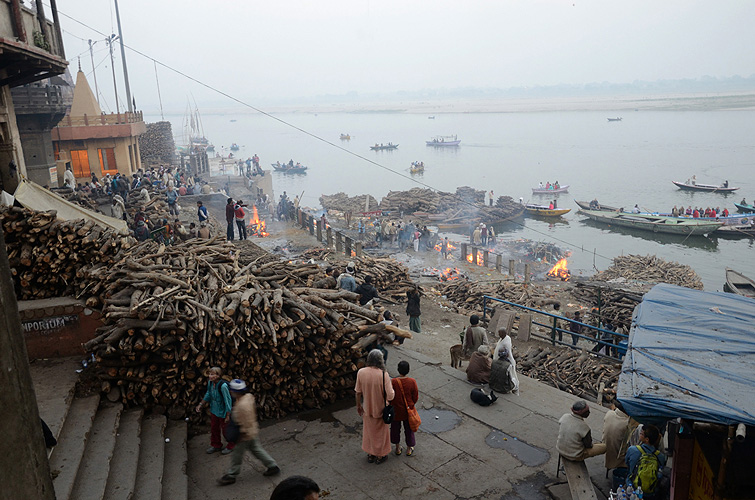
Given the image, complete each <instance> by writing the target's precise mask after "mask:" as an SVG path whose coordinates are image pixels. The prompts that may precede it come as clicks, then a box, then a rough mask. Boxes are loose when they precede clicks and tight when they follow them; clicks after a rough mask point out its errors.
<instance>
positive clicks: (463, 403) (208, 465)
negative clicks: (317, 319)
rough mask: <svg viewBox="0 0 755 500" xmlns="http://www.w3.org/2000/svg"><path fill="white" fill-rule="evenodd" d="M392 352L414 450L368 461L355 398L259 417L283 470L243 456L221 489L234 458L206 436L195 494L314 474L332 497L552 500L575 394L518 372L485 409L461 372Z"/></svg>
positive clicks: (193, 473) (596, 431)
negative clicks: (414, 416) (412, 419)
mask: <svg viewBox="0 0 755 500" xmlns="http://www.w3.org/2000/svg"><path fill="white" fill-rule="evenodd" d="M388 349H389V356H388V363H387V368H388V371H389V373H390V374H391V376H396V375H397V369H396V367H397V365H398V362H399V361H402V360H406V361H408V362H409V363H410V365H411V371H410V373H409V376H411V377H414V378H415V379H417V382H418V385H419V389H420V399H419V403H418V409H419V410H420V416H421V417H422V419H423V424H422V427H421V428H420V430H419V432H418V433H417V434H416V438H417V446H416V450H415V453H414V455H413V456H411V457H407V456H405V455H401V456H396V455H394V454H391V455H389V457H388V460H387V461H386V462H385V463H384V464H381V465H375V464H369V463H367V460H366V454H365V453H364V452H362V450H361V432H362V422H361V418H360V417H359V415H357V412H356V408H355V407H354V404H353V402H351V401H342V402H339V403H338V404H336V405H333V406H331V407H328V408H325V409H323V410H320V411H312V412H302V413H300V414H298V415H297V416H293V417H290V418H287V419H285V420H281V421H277V422H263V423H262V429H261V431H260V439H261V442H262V445H263V446H264V448H265V449H266V450H267V451H268V452H269V453H270V454H271V455H272V456H273V458H275V460H276V461H277V462H278V464H279V466H280V467H281V469H282V474H281V475H280V476H277V477H275V478H272V479H271V478H265V477H263V476H262V475H261V473H262V472H263V471H264V467H263V466H262V464H261V463H260V462H259V461H258V460H257V459H255V458H254V457H251V456H247V457H245V461H244V464H243V466H242V472H241V474H240V475H239V477H238V480H237V481H236V483H235V484H233V485H230V486H224V487H220V486H217V485H216V484H215V481H216V480H217V479H218V478H219V477H221V476H222V475H223V474H224V473H225V470H226V469H227V467H228V466H229V461H230V459H229V458H228V457H223V456H221V455H220V454H213V455H207V454H205V453H204V450H205V448H207V446H208V445H209V436H208V435H200V436H196V437H194V438H192V439H191V440H190V441H189V458H190V460H189V483H190V488H189V498H191V499H205V498H206V499H218V500H220V499H245V498H248V497H249V492H250V491H254V492H255V496H256V497H259V498H266V497H268V496H269V495H270V493H271V492H272V490H273V488H274V487H275V485H276V484H277V483H278V482H279V481H280V480H281V479H283V478H285V477H288V476H291V475H296V474H300V475H305V476H309V477H311V478H313V479H314V480H315V481H317V483H318V484H319V486H320V487H321V488H322V489H324V490H327V491H328V492H330V493H329V497H330V498H365V499H376V500H377V499H389V498H405V497H412V498H433V499H436V498H437V499H446V498H448V499H456V498H478V499H488V498H496V499H498V498H506V499H527V500H530V499H540V498H542V499H546V498H547V499H550V498H552V497H551V493H550V492H549V490H548V486H551V485H553V484H555V483H557V481H556V462H557V460H558V455H557V453H556V451H555V444H556V437H557V435H558V419H559V418H560V417H561V415H563V414H564V413H566V412H568V411H569V410H570V408H571V405H572V403H573V402H574V401H575V400H577V399H578V398H576V397H575V396H572V395H569V394H567V393H564V392H561V391H559V390H558V389H555V388H553V387H551V386H548V385H545V384H541V383H539V382H538V381H536V380H533V379H529V378H527V377H523V376H520V389H521V394H520V395H519V396H517V395H513V394H504V395H500V396H499V399H498V401H497V402H496V403H495V404H493V405H492V406H489V407H481V406H478V405H476V404H475V403H473V402H472V401H471V400H470V399H469V393H470V391H471V390H472V389H473V388H474V387H476V386H475V385H472V384H470V383H468V382H467V381H466V374H465V373H464V372H463V371H461V370H456V369H453V368H450V367H449V366H444V365H442V364H441V363H440V362H439V361H437V360H433V359H430V358H427V357H426V356H422V355H420V354H417V353H415V352H413V351H411V350H409V349H405V348H402V347H389V348H388ZM591 407H592V414H591V416H590V417H589V418H588V420H587V422H588V424H589V425H590V427H591V428H592V431H593V438H594V439H596V440H600V439H601V437H602V432H601V430H602V427H603V417H604V416H605V413H606V410H605V409H603V408H600V407H596V406H595V405H591ZM436 416H437V417H438V418H437V419H436V418H435V417H436ZM402 441H403V436H402ZM603 464H604V461H603V457H596V458H592V459H589V460H588V461H587V467H588V470H589V471H590V476H591V479H592V481H593V483H594V484H595V485H596V486H597V487H598V488H600V489H603V490H604V491H607V487H608V485H609V482H608V480H607V479H605V468H604V467H603ZM560 479H563V478H560ZM555 491H558V489H557V488H556V489H555ZM567 491H568V487H567Z"/></svg>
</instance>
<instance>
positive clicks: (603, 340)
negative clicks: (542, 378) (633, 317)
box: [482, 295, 629, 360]
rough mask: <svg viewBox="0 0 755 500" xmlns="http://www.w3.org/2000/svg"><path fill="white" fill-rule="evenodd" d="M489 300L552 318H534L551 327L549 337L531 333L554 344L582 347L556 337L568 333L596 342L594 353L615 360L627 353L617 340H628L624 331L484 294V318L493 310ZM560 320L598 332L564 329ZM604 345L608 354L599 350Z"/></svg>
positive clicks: (537, 323) (538, 324)
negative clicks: (544, 321)
mask: <svg viewBox="0 0 755 500" xmlns="http://www.w3.org/2000/svg"><path fill="white" fill-rule="evenodd" d="M489 301H492V302H499V303H502V304H506V305H508V306H512V307H515V308H517V309H520V310H522V311H528V312H533V313H537V314H540V315H542V316H545V317H546V318H550V320H549V323H541V322H539V321H535V319H534V317H533V320H532V324H533V325H537V326H542V327H544V328H546V329H549V330H550V336H549V337H548V336H545V335H541V334H539V333H535V332H533V333H531V336H533V337H537V338H540V339H544V340H549V341H550V342H551V343H552V344H553V345H556V344H559V345H562V346H566V347H570V348H572V349H580V348H579V347H577V346H575V345H572V344H571V343H569V342H564V341H562V340H559V339H557V338H556V336H557V335H558V336H559V337H562V336H563V334H564V333H566V334H568V335H571V336H572V338H575V337H576V338H581V339H584V340H587V341H588V342H590V343H592V344H594V345H595V346H596V347H594V348H593V350H592V353H593V354H595V355H597V356H602V357H605V358H610V359H614V360H621V359H622V358H623V357H624V354H625V353H626V347H625V346H621V345H619V343H618V340H617V339H624V340H627V339H628V338H629V336H628V335H626V334H624V333H618V332H615V331H612V330H606V329H603V328H600V327H597V326H594V325H588V324H587V323H581V322H579V321H574V320H572V319H569V318H566V317H564V316H561V315H559V314H553V313H549V312H546V311H542V310H540V309H534V308H532V307H527V306H523V305H521V304H516V303H514V302H510V301H508V300H504V299H499V298H497V297H491V296H489V295H483V297H482V318H483V319H485V317H486V316H487V313H488V311H489V310H491V307H489V306H488V302H489ZM559 321H562V322H569V323H573V324H577V325H580V326H581V327H582V330H583V331H584V329H589V330H594V331H595V332H596V333H595V335H594V336H588V335H585V334H583V333H575V332H572V331H571V330H564V329H563V328H560V327H559ZM607 339H611V340H610V341H609V340H607ZM614 340H617V342H614ZM597 346H600V347H599V348H598V347H597ZM604 347H605V348H606V349H605V350H606V352H607V353H608V354H602V353H600V352H598V351H599V350H602V349H603V348H604Z"/></svg>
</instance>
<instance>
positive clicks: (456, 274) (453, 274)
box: [438, 267, 462, 281]
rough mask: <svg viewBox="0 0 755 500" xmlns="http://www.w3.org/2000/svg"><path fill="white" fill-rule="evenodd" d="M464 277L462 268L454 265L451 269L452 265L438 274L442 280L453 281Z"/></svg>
mask: <svg viewBox="0 0 755 500" xmlns="http://www.w3.org/2000/svg"><path fill="white" fill-rule="evenodd" d="M461 277H462V274H461V270H460V269H459V268H458V267H454V268H453V269H451V268H450V267H447V268H445V269H444V270H443V271H441V272H440V276H438V279H440V280H441V281H451V280H457V279H459V278H461Z"/></svg>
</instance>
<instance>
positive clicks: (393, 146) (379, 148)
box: [370, 142, 398, 151]
mask: <svg viewBox="0 0 755 500" xmlns="http://www.w3.org/2000/svg"><path fill="white" fill-rule="evenodd" d="M396 148H398V144H393V143H390V142H389V143H388V144H380V145H377V144H375V145H374V146H370V149H371V150H373V151H383V150H385V149H396Z"/></svg>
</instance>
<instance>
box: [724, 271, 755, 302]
mask: <svg viewBox="0 0 755 500" xmlns="http://www.w3.org/2000/svg"><path fill="white" fill-rule="evenodd" d="M724 292H729V293H736V294H737V295H743V296H745V297H752V298H755V281H753V280H752V279H750V278H748V277H747V276H745V275H744V274H742V273H740V272H737V271H734V270H733V269H728V268H727V269H726V283H724Z"/></svg>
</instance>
